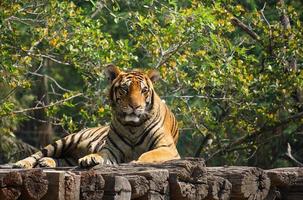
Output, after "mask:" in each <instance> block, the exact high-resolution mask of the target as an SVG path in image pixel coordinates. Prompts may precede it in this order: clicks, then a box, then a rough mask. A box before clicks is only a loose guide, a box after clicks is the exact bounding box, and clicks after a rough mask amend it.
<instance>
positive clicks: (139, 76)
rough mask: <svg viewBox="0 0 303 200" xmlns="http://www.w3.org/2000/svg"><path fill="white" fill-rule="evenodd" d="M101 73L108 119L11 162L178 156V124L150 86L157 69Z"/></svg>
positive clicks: (150, 159) (113, 69)
mask: <svg viewBox="0 0 303 200" xmlns="http://www.w3.org/2000/svg"><path fill="white" fill-rule="evenodd" d="M105 74H106V76H107V77H108V79H109V81H110V82H111V87H110V92H109V98H110V102H111V107H112V121H111V124H110V125H109V126H102V127H96V128H88V129H84V130H82V131H80V132H78V133H73V134H70V135H68V136H66V137H64V138H62V139H60V140H58V141H56V142H54V143H53V144H50V145H48V146H46V147H44V148H43V149H42V150H41V151H39V152H37V153H35V154H33V155H31V156H30V157H27V158H25V159H23V160H20V161H18V162H17V163H15V167H23V168H32V167H35V166H40V167H55V166H66V165H68V166H70V165H76V164H77V163H78V164H79V165H80V166H82V167H88V166H94V165H97V164H118V163H125V162H131V161H133V162H142V163H144V162H159V161H166V160H171V159H178V158H180V156H179V153H178V151H177V149H176V142H177V140H178V123H177V121H176V119H175V117H174V115H173V113H172V112H171V111H170V110H169V108H168V107H167V105H166V104H165V103H164V102H163V101H162V100H161V99H160V97H159V96H158V95H157V93H156V92H155V90H154V88H153V82H155V81H156V80H157V79H158V78H159V75H158V72H156V71H149V72H148V73H147V74H145V73H143V72H140V71H131V72H122V71H120V69H119V68H118V67H116V66H113V65H110V66H108V67H107V69H106V71H105Z"/></svg>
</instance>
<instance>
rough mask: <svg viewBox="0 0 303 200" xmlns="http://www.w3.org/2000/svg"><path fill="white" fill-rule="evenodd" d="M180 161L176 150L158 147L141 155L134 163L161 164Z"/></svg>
mask: <svg viewBox="0 0 303 200" xmlns="http://www.w3.org/2000/svg"><path fill="white" fill-rule="evenodd" d="M174 159H180V155H179V153H178V151H177V149H176V148H170V147H160V148H157V149H153V150H150V151H147V152H145V153H143V154H142V155H141V156H140V157H139V158H138V160H136V161H133V162H135V163H151V162H163V161H167V160H174Z"/></svg>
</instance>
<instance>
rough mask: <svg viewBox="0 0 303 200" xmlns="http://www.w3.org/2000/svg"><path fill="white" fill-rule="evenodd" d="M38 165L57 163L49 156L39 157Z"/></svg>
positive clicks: (46, 165) (51, 165)
mask: <svg viewBox="0 0 303 200" xmlns="http://www.w3.org/2000/svg"><path fill="white" fill-rule="evenodd" d="M38 165H39V167H57V163H56V161H55V160H54V159H52V158H50V157H44V158H41V159H40V160H39V161H38Z"/></svg>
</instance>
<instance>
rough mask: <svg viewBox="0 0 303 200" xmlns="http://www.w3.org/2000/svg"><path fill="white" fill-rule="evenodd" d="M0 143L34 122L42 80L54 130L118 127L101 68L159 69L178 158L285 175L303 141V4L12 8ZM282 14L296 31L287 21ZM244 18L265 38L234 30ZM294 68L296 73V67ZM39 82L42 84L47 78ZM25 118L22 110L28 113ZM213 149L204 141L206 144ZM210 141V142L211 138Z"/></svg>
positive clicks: (0, 29)
mask: <svg viewBox="0 0 303 200" xmlns="http://www.w3.org/2000/svg"><path fill="white" fill-rule="evenodd" d="M0 5H1V11H0V18H1V25H0V52H1V53H0V60H1V63H0V67H1V69H0V74H1V76H0V80H1V82H0V84H1V88H3V89H2V90H1V91H0V102H1V104H0V117H1V119H2V120H1V122H0V134H6V133H12V132H13V131H15V130H16V129H17V128H18V125H20V124H22V123H24V121H26V120H27V121H28V120H33V117H32V116H33V111H32V110H30V111H27V110H25V111H24V109H27V108H33V107H35V106H38V107H39V106H43V105H41V104H39V102H40V103H41V101H42V99H38V97H37V96H36V95H35V91H36V90H38V89H39V87H40V85H39V83H40V84H41V82H39V80H40V79H41V77H46V79H47V80H48V83H47V85H48V86H49V88H51V89H49V90H48V92H47V96H48V98H49V101H50V102H49V105H51V106H48V107H47V108H46V109H44V110H45V112H46V113H47V116H48V118H50V119H51V121H52V123H53V124H55V125H58V126H60V127H63V128H64V129H68V130H69V131H76V130H79V129H81V128H83V127H86V126H96V125H102V124H105V123H109V122H110V108H109V106H108V104H107V102H106V95H107V92H106V87H107V84H108V83H107V81H106V80H104V76H103V74H102V69H103V67H104V66H105V65H106V64H107V63H114V64H116V65H118V66H120V67H122V68H123V69H128V68H157V69H158V70H159V71H160V72H161V75H162V77H163V80H162V81H161V82H160V83H159V84H157V85H156V88H157V91H158V93H159V94H160V96H162V98H163V99H164V100H165V101H166V102H167V104H168V105H170V107H171V108H172V110H173V111H174V113H175V115H176V116H177V118H178V120H179V122H180V130H181V139H180V142H179V145H178V148H179V151H180V152H181V154H182V155H187V156H193V155H195V154H199V155H200V156H202V157H205V158H207V159H208V162H209V163H210V164H212V165H217V164H218V165H223V164H238V165H240V164H241V165H248V164H249V165H256V166H261V167H273V166H283V165H289V164H290V163H288V162H287V161H286V160H285V158H284V157H283V155H284V153H285V151H286V146H287V143H291V144H292V145H293V147H294V148H295V153H296V155H297V156H303V151H302V150H301V149H300V148H299V147H300V145H302V142H300V139H301V138H300V134H298V133H300V131H302V125H301V124H302V122H303V121H302V119H301V116H302V100H303V97H302V95H303V93H302V87H303V80H302V78H303V77H302V75H303V74H302V71H301V68H302V55H303V52H302V49H303V48H302V46H303V41H302V38H303V35H302V34H303V33H302V31H301V30H302V25H301V23H302V16H300V14H298V13H299V12H298V11H299V10H300V9H301V8H302V5H301V4H300V3H298V2H296V3H291V2H290V3H288V4H286V5H277V4H276V3H271V2H270V3H268V5H264V4H263V1H253V0H249V1H228V0H225V1H224V0H221V1H203V3H201V1H197V0H192V1H189V0H182V1H159V0H145V1H118V0H117V1H94V0H90V1H63V2H61V1H44V0H40V1H35V2H33V1H26V0H23V1H16V2H14V3H12V2H11V1H4V2H3V3H1V4H0ZM284 11H286V13H287V15H288V17H289V18H290V19H291V28H290V29H285V28H284V27H283V25H282V23H281V21H280V16H281V15H283V12H284ZM234 17H237V18H238V19H239V20H241V21H242V22H243V23H244V24H246V25H249V27H250V30H252V31H253V32H255V34H257V35H258V39H254V38H252V37H251V36H250V35H249V34H247V32H245V31H243V30H242V29H241V28H239V27H237V26H235V25H234V24H232V19H233V18H234ZM294 59H295V60H296V63H297V69H290V68H289V66H290V63H291V61H292V60H294ZM40 81H41V80H40ZM22 111H24V112H22ZM205 138H206V139H208V140H206V139H205ZM204 139H205V140H204Z"/></svg>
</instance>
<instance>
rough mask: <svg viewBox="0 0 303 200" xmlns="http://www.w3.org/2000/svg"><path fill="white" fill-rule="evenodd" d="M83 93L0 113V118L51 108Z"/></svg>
mask: <svg viewBox="0 0 303 200" xmlns="http://www.w3.org/2000/svg"><path fill="white" fill-rule="evenodd" d="M82 95H83V93H78V94H75V95H73V96H70V97H68V98H66V99H62V100H59V101H56V102H54V103H50V104H48V105H45V106H39V107H33V108H26V109H22V110H16V111H12V112H10V113H4V114H2V115H0V118H2V117H6V116H9V115H13V114H20V113H25V112H29V111H34V110H41V109H45V108H50V107H53V106H55V105H60V104H62V103H64V102H66V101H69V100H71V99H73V98H76V97H79V96H82Z"/></svg>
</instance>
